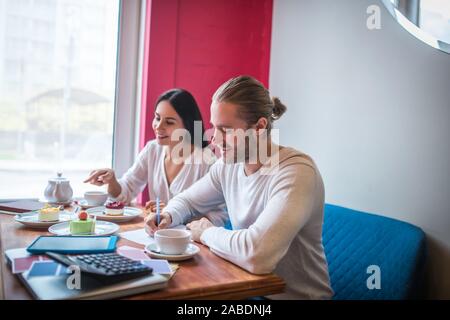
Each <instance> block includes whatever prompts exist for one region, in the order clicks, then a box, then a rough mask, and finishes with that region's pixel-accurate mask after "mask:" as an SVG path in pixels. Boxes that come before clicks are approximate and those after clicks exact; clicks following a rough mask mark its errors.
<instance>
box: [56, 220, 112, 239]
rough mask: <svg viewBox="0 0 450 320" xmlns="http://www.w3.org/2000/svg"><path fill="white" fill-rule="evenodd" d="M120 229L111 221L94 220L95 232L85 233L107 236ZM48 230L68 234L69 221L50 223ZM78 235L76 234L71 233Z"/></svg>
mask: <svg viewBox="0 0 450 320" xmlns="http://www.w3.org/2000/svg"><path fill="white" fill-rule="evenodd" d="M119 229H120V227H119V226H118V225H117V224H115V223H112V222H108V221H98V220H97V221H96V222H95V233H93V234H87V236H108V235H111V234H113V233H115V232H117V231H118V230H119ZM48 231H49V232H50V233H53V234H55V235H57V236H70V235H71V234H70V228H69V221H66V222H61V223H58V224H54V225H52V226H51V227H50V228H48ZM73 236H78V235H73ZM80 236H86V234H83V235H81V234H80Z"/></svg>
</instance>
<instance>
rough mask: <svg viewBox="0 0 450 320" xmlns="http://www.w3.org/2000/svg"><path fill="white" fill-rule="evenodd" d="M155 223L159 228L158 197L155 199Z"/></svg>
mask: <svg viewBox="0 0 450 320" xmlns="http://www.w3.org/2000/svg"><path fill="white" fill-rule="evenodd" d="M156 223H157V225H158V226H159V197H156Z"/></svg>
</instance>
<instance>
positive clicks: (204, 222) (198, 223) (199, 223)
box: [186, 218, 214, 242]
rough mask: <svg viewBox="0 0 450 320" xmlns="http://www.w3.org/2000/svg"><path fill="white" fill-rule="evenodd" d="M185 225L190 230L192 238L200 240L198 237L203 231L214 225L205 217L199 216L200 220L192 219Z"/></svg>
mask: <svg viewBox="0 0 450 320" xmlns="http://www.w3.org/2000/svg"><path fill="white" fill-rule="evenodd" d="M186 227H187V228H188V229H189V230H191V235H192V240H194V241H197V242H200V237H201V236H202V234H203V231H205V230H206V229H209V228H211V227H214V225H213V224H212V223H211V221H209V220H208V219H206V218H201V219H200V220H195V221H192V222H191V223H188V224H187V225H186Z"/></svg>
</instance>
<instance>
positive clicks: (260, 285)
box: [0, 214, 285, 300]
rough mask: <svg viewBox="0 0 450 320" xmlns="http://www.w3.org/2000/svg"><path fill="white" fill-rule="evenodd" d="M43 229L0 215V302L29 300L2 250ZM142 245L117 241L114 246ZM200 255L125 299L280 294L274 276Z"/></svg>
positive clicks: (123, 227) (138, 223)
mask: <svg viewBox="0 0 450 320" xmlns="http://www.w3.org/2000/svg"><path fill="white" fill-rule="evenodd" d="M143 223H144V219H143V217H139V218H136V219H134V220H133V221H132V222H129V223H122V224H120V231H119V232H123V231H130V230H135V229H139V228H142V227H143ZM48 234H49V233H48V232H47V231H46V230H45V229H43V230H39V229H30V228H27V227H25V226H23V225H22V224H20V223H18V222H15V221H14V216H10V215H5V214H0V252H1V258H0V286H1V288H0V299H31V298H32V297H31V295H30V294H29V293H28V291H26V289H25V287H24V286H23V285H22V283H21V282H20V281H19V279H17V278H16V276H14V275H13V274H12V272H11V269H10V268H9V266H7V265H6V259H5V256H4V252H5V250H8V249H13V248H24V247H27V246H28V245H29V244H30V243H31V242H32V240H33V239H35V238H36V237H37V236H39V235H48ZM123 245H128V246H133V247H136V248H141V249H143V248H144V246H143V245H139V244H137V243H134V242H131V241H128V240H126V239H120V240H119V242H118V246H123ZM197 245H198V246H199V247H200V253H199V254H197V255H196V256H195V257H194V258H192V259H190V260H186V261H181V262H178V263H179V266H180V267H179V269H178V270H177V272H176V273H175V275H174V276H173V277H172V278H171V279H170V280H169V283H168V287H167V288H165V289H163V290H159V291H154V292H149V293H145V294H139V295H135V296H130V297H128V298H127V299H138V300H142V299H244V298H249V297H254V296H264V295H269V294H276V293H281V292H283V290H284V286H285V284H284V281H283V280H282V279H281V278H280V277H278V276H276V275H274V274H268V275H262V276H258V275H254V274H251V273H248V272H247V271H245V270H243V269H241V268H239V267H238V266H236V265H234V264H232V263H230V262H228V261H226V260H224V259H222V258H220V257H218V256H217V255H215V254H213V253H212V252H211V251H210V250H209V249H208V247H206V246H203V245H200V244H197Z"/></svg>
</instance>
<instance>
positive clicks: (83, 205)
mask: <svg viewBox="0 0 450 320" xmlns="http://www.w3.org/2000/svg"><path fill="white" fill-rule="evenodd" d="M74 201H76V202H77V203H78V205H79V206H80V207H81V209H83V210H84V209H89V208H95V207H98V205H90V204H88V202H87V200H86V199H75V200H74Z"/></svg>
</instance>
